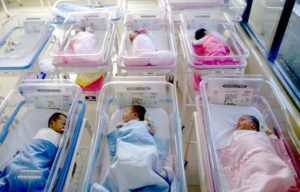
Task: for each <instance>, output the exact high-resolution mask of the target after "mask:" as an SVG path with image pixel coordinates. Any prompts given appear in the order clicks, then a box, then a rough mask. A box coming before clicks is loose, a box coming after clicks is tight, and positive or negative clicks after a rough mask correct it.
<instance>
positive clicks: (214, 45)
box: [193, 34, 238, 65]
mask: <svg viewBox="0 0 300 192" xmlns="http://www.w3.org/2000/svg"><path fill="white" fill-rule="evenodd" d="M193 49H194V52H195V54H196V55H199V56H213V57H217V58H212V59H208V58H205V59H200V58H197V59H196V60H195V65H232V64H237V63H238V61H237V60H234V59H232V58H228V57H224V56H230V49H229V47H228V46H227V45H226V44H225V43H224V42H223V41H222V40H221V39H220V38H219V37H217V36H215V35H211V34H209V35H206V36H205V37H204V38H203V41H202V43H194V44H193ZM223 57H224V58H223Z"/></svg>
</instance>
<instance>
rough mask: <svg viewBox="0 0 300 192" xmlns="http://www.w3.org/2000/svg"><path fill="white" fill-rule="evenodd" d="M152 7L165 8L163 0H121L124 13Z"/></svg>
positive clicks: (151, 8)
mask: <svg viewBox="0 0 300 192" xmlns="http://www.w3.org/2000/svg"><path fill="white" fill-rule="evenodd" d="M153 9H162V10H163V9H166V3H165V1H164V0H139V1H135V0H123V1H122V12H123V14H126V13H128V12H131V11H141V10H153Z"/></svg>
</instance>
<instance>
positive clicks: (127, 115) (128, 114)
mask: <svg viewBox="0 0 300 192" xmlns="http://www.w3.org/2000/svg"><path fill="white" fill-rule="evenodd" d="M137 117H138V116H137V113H136V112H135V111H134V110H133V109H132V107H130V108H128V109H127V110H126V111H125V112H124V114H123V121H124V123H127V122H128V121H130V120H133V119H136V118H137Z"/></svg>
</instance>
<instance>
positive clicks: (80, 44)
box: [64, 27, 98, 54]
mask: <svg viewBox="0 0 300 192" xmlns="http://www.w3.org/2000/svg"><path fill="white" fill-rule="evenodd" d="M97 44H98V41H97V38H96V35H95V34H93V33H91V32H89V31H88V30H87V29H86V28H85V27H80V28H79V29H77V30H76V31H75V35H74V36H73V37H71V38H70V39H69V40H68V43H67V45H66V47H65V49H64V51H70V52H71V53H76V54H91V53H96V52H97V51H98V50H97Z"/></svg>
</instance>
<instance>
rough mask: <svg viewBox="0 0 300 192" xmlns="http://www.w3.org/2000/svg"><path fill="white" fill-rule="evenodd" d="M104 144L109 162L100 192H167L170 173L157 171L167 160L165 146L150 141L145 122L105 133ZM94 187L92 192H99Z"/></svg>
mask: <svg viewBox="0 0 300 192" xmlns="http://www.w3.org/2000/svg"><path fill="white" fill-rule="evenodd" d="M107 140H108V144H109V150H110V161H111V162H110V169H109V172H108V175H107V177H106V179H105V181H104V183H103V187H104V188H106V189H107V190H109V191H160V192H164V191H166V192H167V191H170V185H171V182H172V179H173V178H172V174H171V172H172V171H170V170H169V169H165V168H162V167H161V165H162V164H163V161H165V160H166V156H167V142H166V141H165V142H163V141H162V140H159V139H157V138H154V137H153V136H152V135H151V134H150V133H149V131H148V126H147V124H146V123H145V122H143V121H135V122H131V123H128V124H126V125H125V126H123V127H122V128H120V129H116V130H114V131H112V132H111V133H109V134H108V135H107ZM158 143H159V144H160V147H158V145H157V144H158ZM158 149H161V150H158ZM97 185H98V184H95V185H94V186H93V188H92V191H101V190H99V189H100V188H99V186H98V187H97ZM97 188H98V189H97Z"/></svg>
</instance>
